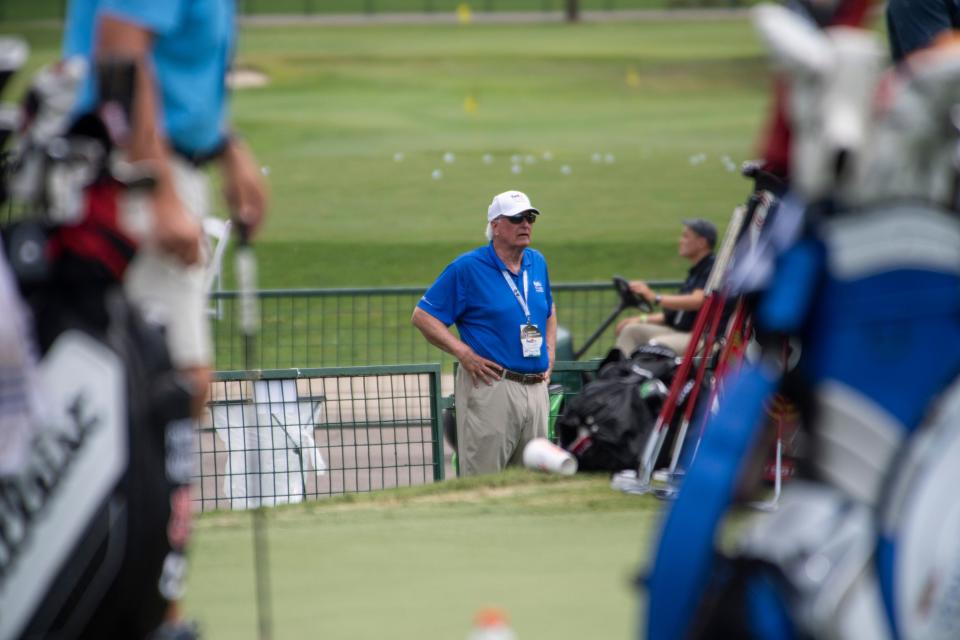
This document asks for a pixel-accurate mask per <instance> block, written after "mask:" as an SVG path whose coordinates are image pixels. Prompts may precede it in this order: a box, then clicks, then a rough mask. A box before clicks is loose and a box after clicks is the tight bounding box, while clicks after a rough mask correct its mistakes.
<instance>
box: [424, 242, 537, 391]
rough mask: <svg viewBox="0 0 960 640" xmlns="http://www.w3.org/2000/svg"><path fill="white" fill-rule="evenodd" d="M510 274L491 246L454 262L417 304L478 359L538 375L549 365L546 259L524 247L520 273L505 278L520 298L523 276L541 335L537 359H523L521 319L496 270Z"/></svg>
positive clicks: (532, 315) (532, 312)
mask: <svg viewBox="0 0 960 640" xmlns="http://www.w3.org/2000/svg"><path fill="white" fill-rule="evenodd" d="M504 270H506V271H507V273H510V271H509V270H508V269H507V268H506V266H505V265H504V264H503V261H502V260H501V259H500V257H499V256H498V255H497V254H496V252H495V251H494V250H493V243H490V244H488V245H487V246H485V247H479V248H477V249H474V250H473V251H470V252H468V253H465V254H463V255H462V256H460V257H458V258H457V259H456V260H454V261H453V262H452V263H450V265H448V266H447V268H446V269H444V270H443V273H441V274H440V277H439V278H437V281H436V282H434V283H433V285H432V286H431V287H430V288H429V289H428V290H427V292H426V293H425V294H424V295H423V297H422V298H420V302H419V303H417V306H418V307H420V308H421V309H423V310H424V311H426V312H427V313H429V314H430V315H432V316H433V317H434V318H436V319H437V320H439V321H440V322H442V323H443V324H445V325H446V326H448V327H449V326H450V325H452V324H456V325H457V330H458V331H459V332H460V339H461V340H463V341H464V342H465V343H466V344H467V345H468V346H469V347H470V348H471V349H473V350H474V351H476V352H477V354H478V355H480V356H482V357H484V358H486V359H488V360H492V361H494V362H496V363H497V364H499V365H502V366H504V367H506V368H507V369H511V370H512V371H519V372H520V373H540V372H543V371H546V370H547V368H548V367H549V366H550V356H549V355H547V318H549V317H550V313H551V310H552V309H553V294H552V293H551V292H550V276H549V275H548V274H547V261H546V260H545V259H544V258H543V255H542V254H541V253H540V252H539V251H536V250H535V249H525V250H524V251H523V259H522V261H521V266H520V273H518V274H510V277H511V278H512V279H513V282H514V284H515V285H516V287H517V290H518V291H519V292H520V295H521V296H522V295H523V272H524V271H526V272H527V282H528V285H527V286H528V299H527V306H528V307H529V308H530V316H531V318H532V320H533V324H535V325H537V327H539V328H540V333H542V334H543V348H542V349H540V356H539V357H537V358H524V357H523V348H522V347H521V345H520V326H521V325H523V324H525V323H526V316H525V315H524V313H523V309H522V308H521V307H520V303H519V302H518V301H517V299H516V297H515V296H514V295H513V291H512V290H511V289H510V286H509V285H507V282H506V280H504V279H503V274H502V273H501V272H502V271H504Z"/></svg>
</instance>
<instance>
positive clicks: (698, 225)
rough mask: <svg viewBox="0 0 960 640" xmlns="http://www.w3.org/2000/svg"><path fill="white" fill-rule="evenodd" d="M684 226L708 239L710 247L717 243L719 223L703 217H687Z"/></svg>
mask: <svg viewBox="0 0 960 640" xmlns="http://www.w3.org/2000/svg"><path fill="white" fill-rule="evenodd" d="M683 226H685V227H686V228H687V229H690V231H693V232H694V233H695V234H697V235H698V236H700V237H701V238H703V239H704V240H706V241H707V244H709V245H710V248H711V249H713V248H714V247H715V246H716V245H717V225H715V224H713V223H712V222H710V221H709V220H704V219H703V218H687V219H686V220H684V221H683Z"/></svg>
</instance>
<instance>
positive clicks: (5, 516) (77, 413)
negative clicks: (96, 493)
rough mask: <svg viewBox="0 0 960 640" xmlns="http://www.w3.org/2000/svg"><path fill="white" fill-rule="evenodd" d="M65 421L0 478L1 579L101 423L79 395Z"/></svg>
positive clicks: (41, 437) (40, 437)
mask: <svg viewBox="0 0 960 640" xmlns="http://www.w3.org/2000/svg"><path fill="white" fill-rule="evenodd" d="M66 415H67V421H66V422H62V423H60V424H57V425H55V426H52V427H50V428H47V429H44V430H43V431H42V432H41V433H40V434H39V435H38V436H37V438H36V440H35V441H34V443H33V447H32V448H31V451H30V459H29V461H28V462H27V465H26V468H25V469H24V470H23V471H22V472H21V473H20V474H19V475H17V476H14V477H12V478H4V479H0V580H3V578H4V577H5V576H6V574H7V573H8V571H9V570H10V568H11V567H12V566H13V564H14V563H15V562H16V559H17V556H18V555H19V554H20V552H21V551H22V550H23V549H24V548H25V547H26V546H27V545H28V544H29V541H30V529H31V527H32V525H33V524H34V523H35V522H36V521H38V520H39V519H41V518H42V517H43V515H44V507H45V506H46V505H47V504H48V502H49V501H50V497H51V496H52V495H53V494H54V493H55V491H56V490H57V487H58V485H59V484H60V481H61V479H62V478H63V477H64V476H66V474H67V472H68V471H69V469H70V466H71V463H72V462H73V461H74V459H75V458H76V457H77V453H78V452H79V451H80V449H82V448H83V445H84V442H85V441H86V440H87V438H88V437H89V435H90V434H91V433H93V432H94V431H95V430H96V429H97V427H99V426H100V424H101V423H102V418H101V417H100V416H98V415H96V414H94V413H93V412H92V411H91V410H90V409H89V403H88V401H87V397H86V394H85V393H83V392H79V393H78V394H77V395H76V396H75V397H74V398H73V399H72V401H71V402H70V404H69V405H68V407H67V412H66Z"/></svg>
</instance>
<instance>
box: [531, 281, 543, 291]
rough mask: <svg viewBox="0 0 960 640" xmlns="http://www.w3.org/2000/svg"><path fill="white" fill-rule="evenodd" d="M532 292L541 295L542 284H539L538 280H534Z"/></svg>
mask: <svg viewBox="0 0 960 640" xmlns="http://www.w3.org/2000/svg"><path fill="white" fill-rule="evenodd" d="M533 290H534V291H536V292H537V293H543V283H542V282H540V281H539V280H534V281H533Z"/></svg>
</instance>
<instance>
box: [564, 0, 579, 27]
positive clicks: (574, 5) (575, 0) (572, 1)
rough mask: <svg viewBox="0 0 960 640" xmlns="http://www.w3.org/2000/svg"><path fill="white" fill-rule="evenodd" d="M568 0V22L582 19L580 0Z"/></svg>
mask: <svg viewBox="0 0 960 640" xmlns="http://www.w3.org/2000/svg"><path fill="white" fill-rule="evenodd" d="M566 2H567V7H566V9H567V22H577V21H578V20H580V0H566Z"/></svg>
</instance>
